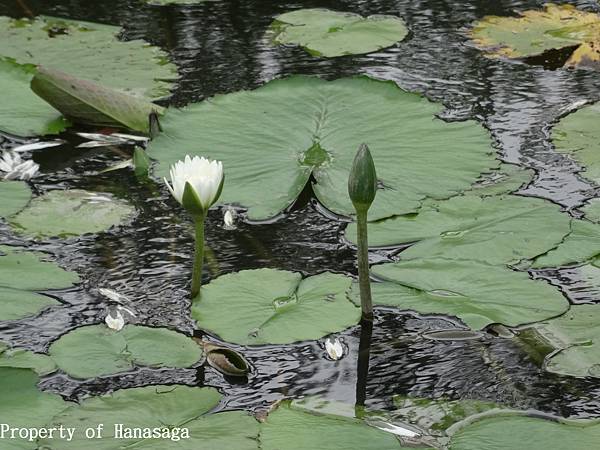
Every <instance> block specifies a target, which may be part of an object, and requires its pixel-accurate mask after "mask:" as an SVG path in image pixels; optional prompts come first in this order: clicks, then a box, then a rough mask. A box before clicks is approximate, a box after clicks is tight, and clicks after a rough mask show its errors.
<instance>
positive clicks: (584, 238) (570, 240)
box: [531, 219, 600, 269]
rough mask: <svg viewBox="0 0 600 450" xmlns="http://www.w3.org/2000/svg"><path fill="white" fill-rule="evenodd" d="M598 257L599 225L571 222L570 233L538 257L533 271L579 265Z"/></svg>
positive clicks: (585, 221)
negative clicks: (554, 246)
mask: <svg viewBox="0 0 600 450" xmlns="http://www.w3.org/2000/svg"><path fill="white" fill-rule="evenodd" d="M596 255H600V225H598V224H595V223H592V222H588V221H587V220H576V219H573V220H572V221H571V232H570V233H569V234H568V235H567V236H566V237H565V239H564V240H563V241H562V242H561V243H560V244H559V245H558V246H557V247H556V248H554V249H552V250H550V251H549V252H548V253H546V254H545V255H541V256H540V257H538V258H537V259H536V260H535V261H534V262H533V264H532V266H531V267H532V268H534V269H542V268H544V267H561V266H568V265H581V264H583V263H585V262H587V261H589V260H590V259H592V258H593V257H595V256H596Z"/></svg>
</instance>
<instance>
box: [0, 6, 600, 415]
mask: <svg viewBox="0 0 600 450" xmlns="http://www.w3.org/2000/svg"><path fill="white" fill-rule="evenodd" d="M574 3H575V4H577V5H578V6H579V7H581V8H583V9H588V10H596V11H597V10H598V5H597V4H596V3H595V2H592V1H580V2H574ZM539 4H540V3H539V2H537V1H517V0H513V1H496V2H488V1H453V2H446V1H442V0H416V1H414V0H413V1H408V0H373V1H350V0H329V1H328V0H322V1H317V0H314V1H304V2H285V1H266V0H255V1H234V0H232V1H216V2H205V3H200V4H197V5H182V6H176V5H169V6H164V7H158V6H151V5H147V4H145V3H143V2H139V1H133V0H131V1H122V0H118V1H117V0H112V1H109V0H105V1H100V2H89V1H84V0H68V1H67V0H57V1H54V2H46V1H43V0H19V1H12V0H11V1H8V0H0V14H7V15H11V16H14V17H20V16H25V15H27V14H28V12H31V13H33V14H47V15H56V16H63V17H67V18H76V19H80V20H90V21H97V22H104V23H110V24H115V25H122V26H123V27H124V31H123V38H124V39H136V38H145V39H147V40H148V41H150V42H152V43H154V44H156V45H159V46H162V47H163V48H165V49H166V50H168V51H169V52H170V53H171V56H172V58H173V60H174V62H176V63H177V65H178V67H179V70H180V73H181V75H182V78H181V80H180V82H179V84H178V87H177V90H176V91H175V92H174V95H173V97H172V98H171V99H170V100H169V101H170V103H171V104H173V105H177V106H180V105H184V104H186V103H188V102H191V101H200V100H202V99H205V98H207V97H210V96H213V95H215V94H218V93H227V92H233V91H237V90H240V89H251V88H255V87H257V86H260V85H261V84H263V83H265V82H267V81H268V80H271V79H273V78H278V77H284V76H286V75H290V74H298V73H300V74H315V75H319V76H322V77H325V78H328V79H333V78H338V77H342V76H349V75H355V74H361V73H362V74H370V75H372V76H375V77H378V78H382V79H390V80H394V81H396V82H397V83H398V84H399V85H400V86H401V87H403V88H404V89H407V90H412V91H418V92H422V93H423V94H424V95H426V96H427V97H428V98H430V99H431V100H434V101H437V102H442V103H443V104H444V105H445V106H446V108H447V110H446V111H445V112H444V113H442V117H443V118H447V119H453V120H460V119H476V120H479V121H481V122H482V123H483V124H484V125H485V126H486V127H487V128H488V129H489V130H490V132H491V133H492V135H493V137H494V139H495V141H496V144H497V147H498V149H499V150H500V155H501V158H502V159H503V160H505V161H508V162H513V163H518V164H520V165H522V166H525V167H530V168H533V169H535V171H536V177H535V180H534V182H533V183H532V184H531V185H530V186H528V187H527V188H526V189H524V190H523V191H522V193H523V194H526V195H534V196H539V197H542V198H547V199H549V200H552V201H553V202H556V203H558V204H560V205H562V206H563V207H564V208H565V209H566V210H567V211H571V210H576V208H577V207H579V206H580V205H581V204H582V202H583V201H584V200H585V199H587V198H590V197H592V196H595V195H596V194H597V191H596V189H595V188H594V187H593V186H591V185H589V184H588V183H587V182H585V181H584V180H582V179H580V178H579V177H578V176H577V171H578V170H579V168H578V167H577V166H576V165H575V164H574V163H573V162H572V161H569V160H568V159H567V158H565V157H564V156H562V155H559V154H557V153H556V152H554V150H553V147H552V144H551V142H549V139H548V128H549V126H550V125H552V124H553V123H554V122H555V121H556V120H557V118H558V117H560V116H561V115H562V114H564V111H565V109H568V108H569V106H570V105H572V104H574V103H575V102H579V101H581V100H587V101H595V100H598V99H599V98H600V89H599V88H600V77H598V75H597V74H595V73H591V72H587V71H567V70H550V69H549V65H552V64H555V65H559V64H558V61H559V60H560V58H561V57H562V55H561V54H559V53H557V54H555V55H549V56H548V57H547V59H551V60H552V61H548V62H544V61H531V62H532V63H536V64H529V65H528V64H524V63H522V62H507V61H502V60H491V59H487V58H485V57H484V56H482V54H481V53H480V52H479V51H478V50H476V49H474V48H472V46H470V45H469V42H468V38H467V36H466V27H467V26H468V25H469V24H470V23H471V22H472V21H473V20H476V19H478V18H481V17H482V16H484V15H486V14H499V15H507V14H512V13H513V11H515V10H524V9H528V8H536V7H538V6H539ZM300 6H302V7H328V8H332V9H338V10H346V11H352V12H357V13H360V14H363V15H369V14H377V13H380V14H394V15H399V16H401V17H402V18H404V19H405V20H406V22H407V23H408V25H409V27H410V29H411V35H410V37H409V39H407V40H405V41H404V42H402V43H400V44H399V45H398V46H396V47H393V48H390V49H387V50H384V51H380V52H377V53H374V54H370V55H368V56H347V57H341V58H335V59H331V60H325V59H319V58H312V57H310V56H308V55H307V54H306V53H305V52H304V51H302V50H301V49H299V48H292V47H278V48H273V47H271V46H270V45H269V43H268V42H267V41H266V40H265V37H264V34H265V30H266V28H267V27H268V25H269V24H270V22H271V20H272V18H273V16H275V15H277V14H279V13H282V12H285V11H288V10H291V9H295V8H298V7H300ZM65 138H66V139H67V140H68V143H67V144H66V145H64V146H62V147H57V148H54V149H49V150H46V151H44V152H40V153H39V154H36V155H35V156H34V158H35V160H36V161H37V162H39V163H40V164H41V168H42V171H43V172H44V174H43V176H41V177H39V178H36V179H35V181H34V183H33V187H34V190H35V192H36V193H42V192H44V191H46V190H49V189H55V188H66V187H79V188H85V189H93V190H99V191H109V192H113V193H115V194H116V195H118V196H120V197H123V198H127V199H128V200H129V201H131V202H132V203H134V204H135V205H136V206H137V208H138V211H139V214H138V216H137V217H136V218H135V219H134V220H133V221H132V223H130V224H126V225H124V226H122V227H120V228H117V229H114V230H111V231H110V232H107V233H103V234H101V235H97V236H91V235H90V236H83V237H81V238H77V239H69V240H61V239H51V240H47V241H43V242H38V243H35V244H31V243H30V242H27V241H24V240H22V239H20V238H19V237H18V236H16V235H14V234H12V233H11V232H10V230H9V229H8V227H7V226H6V225H2V224H0V240H1V241H2V242H3V243H7V244H14V245H28V246H30V247H32V248H35V249H38V250H46V251H49V252H50V253H52V254H53V255H54V256H55V258H56V259H57V260H59V261H60V262H61V264H63V265H64V266H65V267H66V268H70V269H73V270H76V271H77V272H78V273H79V274H80V275H81V278H82V280H84V281H83V283H82V284H81V285H80V286H78V287H77V288H75V289H71V290H67V291H63V292H60V293H58V294H57V295H58V297H59V298H60V301H61V302H62V303H63V305H62V306H57V307H52V308H49V309H48V310H46V311H44V312H43V313H42V314H41V315H40V316H38V317H32V318H27V319H24V320H21V321H16V322H12V323H10V324H9V325H6V324H3V325H2V326H1V327H0V339H1V340H5V341H7V342H9V343H11V344H13V345H19V346H24V347H27V348H30V349H33V350H37V351H45V350H47V348H48V346H49V344H50V343H51V342H52V341H53V340H54V339H56V338H57V337H58V336H60V335H62V334H63V333H65V332H66V331H68V330H70V329H72V328H75V327H78V326H81V325H84V324H91V323H99V322H101V321H102V320H103V318H104V314H105V311H106V308H107V306H108V305H109V303H108V300H107V299H106V298H104V297H103V296H102V295H100V294H99V293H98V288H102V287H105V288H111V289H115V290H117V291H118V292H120V293H121V294H123V295H125V296H127V297H128V298H129V299H130V301H131V305H132V306H133V307H134V309H135V311H136V313H137V317H136V321H137V322H138V323H144V324H148V325H153V326H167V327H171V328H175V329H178V330H181V331H183V332H187V333H189V334H191V333H192V332H193V331H194V329H195V325H194V323H193V321H192V319H191V318H190V316H189V299H188V297H187V296H188V279H189V270H190V266H191V259H190V258H191V254H192V245H193V242H192V224H191V222H190V221H189V220H188V219H187V217H186V216H185V215H183V214H180V213H179V211H180V210H179V208H178V206H177V205H176V204H175V202H174V201H173V200H172V199H171V198H170V196H169V195H168V193H167V192H166V189H164V188H163V187H162V186H157V185H152V184H146V185H144V184H140V183H138V182H137V180H136V179H135V178H134V176H133V175H130V174H124V173H123V172H109V173H104V174H98V172H99V171H100V170H102V169H104V168H106V167H107V166H108V165H110V164H111V163H114V162H116V161H119V160H121V159H122V158H123V154H127V153H128V152H131V148H127V147H123V148H119V149H101V150H93V151H86V152H84V151H81V150H77V149H75V148H74V146H75V145H76V144H77V143H78V142H79V141H78V140H77V138H76V137H75V136H73V135H71V134H69V133H66V134H65ZM13 144H14V142H12V141H10V140H7V139H2V138H0V147H2V148H9V147H11V146H12V145H13ZM199 145H201V143H199ZM305 194H306V196H305V197H304V200H303V201H302V202H300V203H298V204H297V205H296V206H295V207H294V208H292V210H291V211H290V212H289V213H288V214H286V215H285V217H283V218H281V219H280V220H278V221H276V222H275V223H271V224H252V225H249V224H246V223H244V222H243V220H242V221H238V223H237V229H236V230H234V231H231V230H226V229H224V227H223V225H222V224H223V216H222V214H223V213H222V211H220V210H215V211H211V212H210V215H209V218H208V224H207V235H208V236H210V242H209V246H210V251H209V252H208V254H209V258H208V262H207V264H206V267H207V271H205V274H204V276H205V280H204V281H205V282H207V281H209V279H211V278H214V277H216V276H218V275H220V274H223V273H228V272H232V271H237V270H242V269H248V268H259V267H276V268H280V269H286V270H295V271H300V272H302V273H303V274H306V275H310V274H316V273H320V272H323V271H327V270H328V271H333V272H341V273H348V274H352V275H355V273H356V270H355V265H354V258H355V254H354V250H353V249H352V248H351V247H349V246H348V245H346V244H345V243H344V242H343V241H342V239H341V233H342V230H343V226H344V224H343V223H340V222H339V221H336V220H333V219H331V218H328V217H326V216H325V215H323V214H321V213H320V212H319V211H318V208H317V207H316V206H315V203H314V199H313V198H312V196H311V195H310V192H305ZM372 257H373V262H376V261H381V260H383V259H385V258H386V257H387V255H385V253H381V254H378V253H374V254H373V255H372ZM539 276H543V277H547V278H550V279H551V280H552V281H553V282H555V283H558V284H561V283H564V284H565V285H566V286H567V287H569V286H570V287H571V288H570V290H569V289H568V288H566V289H565V290H566V292H567V293H568V294H569V295H570V297H571V300H572V301H574V302H590V301H597V300H600V293H598V292H595V291H594V290H593V289H588V288H586V287H585V286H581V279H580V278H578V276H577V272H576V271H573V270H570V269H569V270H562V271H557V273H543V274H539ZM456 327H457V324H455V323H454V322H452V321H450V320H449V319H447V318H443V317H418V316H415V315H412V314H408V313H404V314H401V313H398V312H397V311H396V312H394V311H392V310H387V309H379V310H378V311H377V315H376V321H375V325H374V328H373V330H372V343H373V345H372V347H371V352H370V357H369V359H368V360H367V362H368V366H369V370H368V376H366V377H365V376H364V373H365V371H364V370H362V371H359V372H360V373H361V374H362V375H361V377H360V381H361V383H360V389H359V391H358V394H357V390H356V386H357V356H358V354H357V353H358V350H359V342H360V335H361V329H360V327H359V326H356V327H353V328H351V329H349V330H346V331H345V332H343V333H339V335H338V336H337V337H339V338H340V339H341V340H342V341H343V342H344V345H345V346H346V347H347V348H348V353H347V355H346V356H345V357H344V358H343V359H341V360H339V361H331V360H329V359H327V358H326V357H325V351H324V347H323V342H322V341H318V342H304V343H299V344H296V345H290V346H265V347H260V348H247V349H241V350H243V351H244V355H245V356H246V357H247V358H248V360H249V361H250V362H251V363H252V365H253V366H254V371H253V373H252V374H251V376H250V377H249V380H248V382H247V383H246V384H238V383H231V382H230V381H228V380H224V379H223V377H222V376H221V375H220V374H219V373H218V372H216V371H214V370H213V369H212V368H210V367H206V368H192V369H186V370H169V369H162V370H153V369H139V370H135V371H133V372H131V373H126V374H121V375H119V376H113V377H103V378H99V379H94V380H88V381H83V382H82V381H75V380H72V379H70V378H68V377H66V376H64V375H60V374H58V375H53V376H50V377H46V378H45V379H44V380H43V381H42V386H43V387H44V388H45V389H47V390H50V391H53V392H57V393H60V394H62V395H63V396H65V397H67V398H71V399H77V398H81V397H84V396H86V395H89V394H100V393H103V392H109V391H112V390H114V389H116V388H121V387H132V386H140V385H147V384H154V383H185V384H190V385H195V384H200V385H210V386H216V387H218V388H220V389H221V390H222V391H223V392H224V394H225V395H226V397H225V400H224V403H223V407H224V408H245V409H255V408H260V407H264V406H266V405H268V404H269V403H271V402H273V401H275V400H277V399H280V398H282V397H285V396H302V395H317V394H318V395H322V396H324V397H326V398H329V399H332V400H342V401H346V402H348V403H352V404H354V403H355V402H356V401H357V397H358V401H359V402H362V401H364V402H365V404H366V405H367V406H368V407H377V408H387V409H389V408H391V397H392V396H393V395H396V394H402V395H412V396H423V397H435V398H438V397H449V398H473V399H483V400H493V401H497V402H499V403H502V404H504V405H506V406H510V407H516V408H536V409H540V410H542V411H546V412H553V413H557V414H560V415H563V416H578V417H592V416H600V402H599V401H598V398H600V395H599V394H600V382H599V381H593V380H577V379H573V378H566V377H559V376H554V375H551V374H548V373H544V372H542V371H541V370H540V368H539V366H538V365H537V364H535V363H534V361H533V360H532V359H531V357H530V356H529V355H528V354H527V353H526V352H525V351H524V350H523V349H522V348H521V347H520V346H519V345H518V343H517V342H516V341H513V340H511V339H502V338H498V337H493V336H491V335H489V334H487V333H482V334H481V335H478V336H476V337H475V338H474V339H466V340H465V339H455V340H453V339H451V340H435V339H429V338H427V337H425V336H424V335H423V334H424V333H426V332H428V331H433V330H446V329H452V328H456ZM32 330H35V331H34V332H32ZM234 348H235V347H234ZM363 363H364V358H363ZM363 369H364V365H363Z"/></svg>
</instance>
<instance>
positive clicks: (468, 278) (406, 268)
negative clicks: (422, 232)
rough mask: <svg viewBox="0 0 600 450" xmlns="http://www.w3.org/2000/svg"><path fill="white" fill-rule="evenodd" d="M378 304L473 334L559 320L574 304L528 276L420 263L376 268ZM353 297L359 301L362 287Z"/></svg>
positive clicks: (470, 265) (468, 264) (446, 262)
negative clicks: (439, 317) (443, 320)
mask: <svg viewBox="0 0 600 450" xmlns="http://www.w3.org/2000/svg"><path fill="white" fill-rule="evenodd" d="M371 270H372V273H373V274H374V275H376V276H378V277H380V278H382V279H384V280H386V281H385V282H382V283H372V285H371V286H372V290H373V304H375V305H386V306H396V307H399V308H402V309H406V310H413V311H417V312H419V313H422V314H447V315H449V316H456V317H458V318H459V319H461V320H462V321H463V322H464V323H465V324H466V325H468V326H469V327H470V328H472V329H474V330H479V329H482V328H484V327H486V326H487V325H490V324H493V323H501V324H504V325H506V326H517V325H522V324H526V323H531V322H537V321H540V320H545V319H549V318H551V317H555V316H558V315H560V314H562V313H564V312H565V311H567V309H569V302H568V301H567V300H566V299H565V298H564V297H563V295H562V294H561V293H560V291H558V289H556V288H555V287H553V286H551V285H549V284H548V283H546V282H545V281H542V280H532V279H530V278H529V275H528V274H527V273H525V272H516V271H513V270H511V269H508V268H506V267H503V266H495V265H489V264H485V263H481V262H477V261H460V260H450V259H424V260H420V259H415V260H409V261H399V262H396V263H388V264H381V265H376V266H373V267H372V269H371ZM352 298H353V299H354V301H355V302H357V303H358V302H359V301H360V300H359V294H358V286H353V290H352Z"/></svg>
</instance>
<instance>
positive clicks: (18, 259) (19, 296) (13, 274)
mask: <svg viewBox="0 0 600 450" xmlns="http://www.w3.org/2000/svg"><path fill="white" fill-rule="evenodd" d="M43 259H44V256H43V255H42V254H40V253H31V252H26V251H20V250H18V249H16V248H14V247H8V246H4V245H0V299H1V301H0V320H16V319H21V318H23V317H26V316H29V315H32V314H36V313H38V312H39V311H40V310H42V309H44V308H46V307H47V306H51V305H56V304H58V302H57V301H56V300H54V299H53V298H51V297H48V296H46V295H41V294H38V293H36V292H32V291H40V290H47V289H61V288H67V287H70V286H71V285H72V284H74V283H76V282H78V281H79V277H78V276H77V275H76V274H74V273H72V272H67V271H66V270H63V269H61V268H60V267H59V266H57V265H56V264H55V263H53V262H49V261H44V260H43Z"/></svg>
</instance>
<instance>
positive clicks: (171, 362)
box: [50, 325, 202, 378]
mask: <svg viewBox="0 0 600 450" xmlns="http://www.w3.org/2000/svg"><path fill="white" fill-rule="evenodd" d="M50 356H51V357H52V359H53V360H54V362H55V363H56V365H57V366H58V367H59V368H60V369H62V370H64V371H65V372H66V373H68V374H69V375H71V376H72V377H74V378H92V377H97V376H101V375H108V374H114V373H119V372H125V371H128V370H131V369H133V368H134V367H135V366H150V367H189V366H192V365H194V364H195V363H196V362H198V361H199V360H200V358H201V357H202V350H201V348H200V346H198V345H197V344H196V343H195V342H194V341H193V340H192V339H191V338H189V337H187V336H185V335H184V334H181V333H178V332H176V331H171V330H168V329H166V328H150V327H144V326H138V325H126V326H125V327H124V328H123V329H122V330H121V331H118V332H115V331H113V330H111V329H109V328H107V327H105V326H104V325H89V326H85V327H81V328H77V329H75V330H73V331H70V332H69V333H67V334H65V335H64V336H62V337H61V338H60V339H58V340H57V341H56V342H54V343H53V344H52V345H51V346H50Z"/></svg>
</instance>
